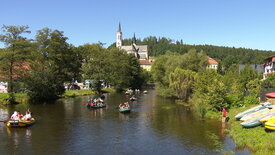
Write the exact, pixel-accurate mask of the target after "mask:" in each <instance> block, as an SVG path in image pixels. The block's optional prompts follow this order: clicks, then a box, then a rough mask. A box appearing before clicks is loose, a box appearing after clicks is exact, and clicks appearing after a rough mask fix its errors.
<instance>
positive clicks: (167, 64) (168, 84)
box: [152, 49, 275, 117]
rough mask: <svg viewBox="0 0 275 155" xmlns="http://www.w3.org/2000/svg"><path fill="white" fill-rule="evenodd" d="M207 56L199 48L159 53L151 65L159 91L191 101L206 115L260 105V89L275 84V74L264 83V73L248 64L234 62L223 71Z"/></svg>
mask: <svg viewBox="0 0 275 155" xmlns="http://www.w3.org/2000/svg"><path fill="white" fill-rule="evenodd" d="M207 59H208V56H207V55H206V53H205V52H204V51H196V49H191V50H189V51H188V52H187V53H185V54H179V53H172V52H168V53H166V54H164V55H162V56H159V57H158V58H157V59H156V61H155V63H154V64H153V67H152V73H153V77H154V79H155V81H156V84H157V91H158V92H159V94H160V95H162V96H167V97H175V98H178V99H180V100H183V101H184V102H188V103H190V104H192V105H193V107H194V108H195V110H196V111H198V112H199V114H200V115H201V116H202V117H204V116H205V115H206V114H207V112H209V111H215V112H217V111H220V110H221V109H222V108H230V107H238V106H243V105H249V104H257V103H259V95H260V91H261V89H262V88H264V87H267V86H270V87H272V86H273V85H274V83H275V82H274V81H275V80H274V79H275V78H274V77H275V76H274V77H273V78H270V80H266V81H265V82H262V81H261V79H262V74H261V73H258V72H257V71H256V70H255V69H253V68H251V67H250V66H249V65H247V66H245V67H244V69H242V70H240V69H239V66H238V65H231V66H230V67H229V68H228V69H227V71H226V72H223V73H222V74H221V73H219V72H218V71H217V70H215V69H207V65H208V62H207Z"/></svg>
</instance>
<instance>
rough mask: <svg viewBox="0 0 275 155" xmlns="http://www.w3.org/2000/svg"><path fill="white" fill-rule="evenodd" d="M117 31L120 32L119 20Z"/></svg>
mask: <svg viewBox="0 0 275 155" xmlns="http://www.w3.org/2000/svg"><path fill="white" fill-rule="evenodd" d="M117 32H121V26H120V22H119V24H118V30H117Z"/></svg>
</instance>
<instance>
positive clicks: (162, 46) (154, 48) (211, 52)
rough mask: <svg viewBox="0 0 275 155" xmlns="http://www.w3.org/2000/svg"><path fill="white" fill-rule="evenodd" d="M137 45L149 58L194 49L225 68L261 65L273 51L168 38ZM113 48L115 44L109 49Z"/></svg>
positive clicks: (127, 40) (127, 41) (129, 41)
mask: <svg viewBox="0 0 275 155" xmlns="http://www.w3.org/2000/svg"><path fill="white" fill-rule="evenodd" d="M131 42H132V39H124V40H123V45H130V44H131ZM136 42H137V44H141V45H148V46H149V47H148V48H149V55H150V56H160V55H163V54H165V53H166V52H167V51H171V52H176V53H180V54H184V53H187V52H188V51H189V50H190V49H192V48H195V49H196V51H201V50H203V51H204V52H205V53H206V54H207V55H208V56H210V57H212V58H215V59H216V60H218V61H220V62H222V63H223V64H224V65H225V66H226V65H229V66H230V65H231V64H235V63H236V64H261V63H263V60H264V59H265V58H266V57H267V56H270V55H273V54H274V53H273V51H265V50H253V49H246V48H235V47H223V46H213V45H188V44H184V43H183V41H182V40H181V41H173V40H172V39H169V38H165V37H162V38H157V37H155V36H149V37H146V38H144V39H143V40H141V39H137V41H136ZM113 46H115V43H114V44H112V45H111V47H113Z"/></svg>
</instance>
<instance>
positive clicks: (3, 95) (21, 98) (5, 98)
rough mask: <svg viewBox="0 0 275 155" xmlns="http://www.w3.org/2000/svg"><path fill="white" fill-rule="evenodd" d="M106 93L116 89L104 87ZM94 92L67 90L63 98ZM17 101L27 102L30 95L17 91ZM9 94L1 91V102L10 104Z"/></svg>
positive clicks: (88, 90) (89, 90)
mask: <svg viewBox="0 0 275 155" xmlns="http://www.w3.org/2000/svg"><path fill="white" fill-rule="evenodd" d="M103 92H104V93H113V92H115V90H114V89H111V88H107V89H103ZM93 94H94V92H93V91H92V90H91V89H81V90H66V91H65V93H64V94H63V95H62V96H61V98H68V97H76V96H85V95H93ZM14 95H15V101H16V102H18V103H27V102H28V100H29V97H28V95H27V94H26V93H15V94H14ZM8 98H9V94H7V93H0V104H2V105H6V104H8V102H7V101H8Z"/></svg>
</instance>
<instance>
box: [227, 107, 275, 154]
mask: <svg viewBox="0 0 275 155" xmlns="http://www.w3.org/2000/svg"><path fill="white" fill-rule="evenodd" d="M253 106H256V105H252V106H249V107H245V108H235V109H230V111H229V113H228V116H229V117H230V120H229V124H230V132H229V133H230V136H231V137H232V139H233V140H234V142H235V143H236V146H237V148H245V147H246V148H248V149H249V150H250V151H251V153H252V154H257V155H268V154H274V152H275V132H273V131H268V130H265V128H264V127H262V126H258V127H255V128H243V127H242V126H241V125H240V121H236V120H235V119H234V117H235V115H236V114H238V113H239V112H242V111H244V110H247V109H249V108H251V107H253Z"/></svg>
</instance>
